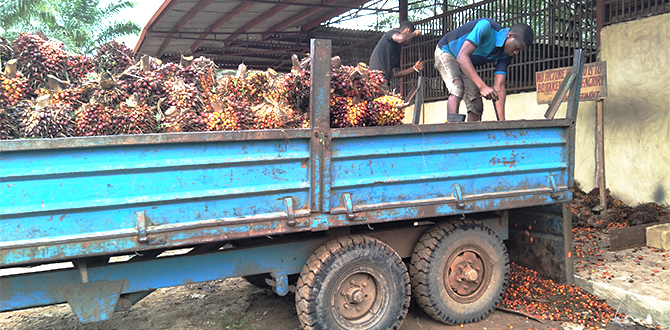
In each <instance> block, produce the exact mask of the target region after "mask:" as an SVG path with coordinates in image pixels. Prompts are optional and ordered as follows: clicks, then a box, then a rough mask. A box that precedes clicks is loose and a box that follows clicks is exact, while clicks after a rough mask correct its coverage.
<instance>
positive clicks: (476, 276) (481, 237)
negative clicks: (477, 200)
mask: <svg viewBox="0 0 670 330" xmlns="http://www.w3.org/2000/svg"><path fill="white" fill-rule="evenodd" d="M409 272H410V276H411V278H412V294H413V296H414V299H415V301H417V303H418V304H419V306H421V308H422V309H423V310H424V312H426V314H428V315H430V316H431V317H433V318H434V319H435V320H438V321H440V322H443V323H446V324H451V325H455V324H463V323H470V322H476V321H479V320H481V319H483V318H485V317H486V316H487V315H488V314H489V313H491V312H492V311H493V309H494V308H495V307H496V305H497V304H498V303H500V301H501V300H502V296H503V294H504V293H505V290H506V289H507V282H508V280H509V256H508V254H507V248H506V247H505V243H503V241H502V239H500V236H498V235H497V234H496V233H495V232H494V231H493V230H492V229H491V228H489V227H488V226H486V225H484V224H481V223H477V222H473V221H467V220H466V221H458V222H456V223H441V224H439V225H437V226H435V227H433V228H432V229H430V230H428V231H427V232H426V233H424V234H423V236H422V237H421V239H420V240H419V242H418V243H417V245H416V247H415V248H414V253H413V254H412V259H411V263H410V267H409Z"/></svg>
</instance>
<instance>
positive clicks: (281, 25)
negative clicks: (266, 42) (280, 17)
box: [263, 0, 339, 39]
mask: <svg viewBox="0 0 670 330" xmlns="http://www.w3.org/2000/svg"><path fill="white" fill-rule="evenodd" d="M338 1H339V0H326V1H324V3H323V4H324V5H326V6H330V5H333V4H335V3H337V2H338ZM321 9H323V7H313V8H309V9H305V10H303V11H301V12H300V13H298V14H297V15H295V16H293V17H292V18H291V19H287V20H285V21H283V22H281V23H279V24H277V25H275V26H273V27H271V28H270V29H269V30H268V31H270V32H273V31H281V30H283V29H285V28H287V27H288V26H290V25H291V24H294V23H296V22H298V21H300V20H301V19H303V18H305V17H307V16H309V15H312V14H314V13H316V12H317V11H319V10H321ZM303 31H304V30H303ZM269 35H270V34H269V33H268V34H264V35H263V39H266V38H267V37H268V36H269Z"/></svg>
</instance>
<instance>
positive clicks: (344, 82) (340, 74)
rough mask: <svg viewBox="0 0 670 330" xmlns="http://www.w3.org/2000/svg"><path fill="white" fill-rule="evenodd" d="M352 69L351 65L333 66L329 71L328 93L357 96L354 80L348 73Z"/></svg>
mask: <svg viewBox="0 0 670 330" xmlns="http://www.w3.org/2000/svg"><path fill="white" fill-rule="evenodd" d="M353 70H354V68H353V67H351V66H344V65H343V66H340V67H338V68H334V69H333V70H332V71H331V73H330V93H331V94H333V95H338V96H346V97H354V96H357V95H358V93H357V90H356V86H355V85H354V81H352V80H351V79H350V75H351V73H352V71H353Z"/></svg>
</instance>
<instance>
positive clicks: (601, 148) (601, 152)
mask: <svg viewBox="0 0 670 330" xmlns="http://www.w3.org/2000/svg"><path fill="white" fill-rule="evenodd" d="M603 102H604V99H602V98H601V99H599V100H598V101H597V102H596V183H597V184H598V187H599V188H600V208H601V209H602V210H606V209H607V196H606V194H607V191H606V183H605V132H604V127H603V125H604V121H603Z"/></svg>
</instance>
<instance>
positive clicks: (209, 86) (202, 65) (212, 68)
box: [181, 56, 216, 96]
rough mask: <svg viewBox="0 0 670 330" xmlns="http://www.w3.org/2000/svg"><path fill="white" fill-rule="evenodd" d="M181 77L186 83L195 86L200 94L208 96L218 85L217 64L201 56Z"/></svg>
mask: <svg viewBox="0 0 670 330" xmlns="http://www.w3.org/2000/svg"><path fill="white" fill-rule="evenodd" d="M181 76H182V78H183V79H184V82H186V83H189V84H193V85H195V87H196V88H197V89H198V91H199V92H200V93H202V94H203V95H204V96H208V95H209V94H210V93H212V92H213V90H214V87H215V84H216V64H214V62H212V60H210V59H208V58H206V57H203V56H200V57H198V58H196V59H194V60H193V62H192V63H191V65H189V66H187V67H186V68H185V69H184V70H183V72H182V74H181Z"/></svg>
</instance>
